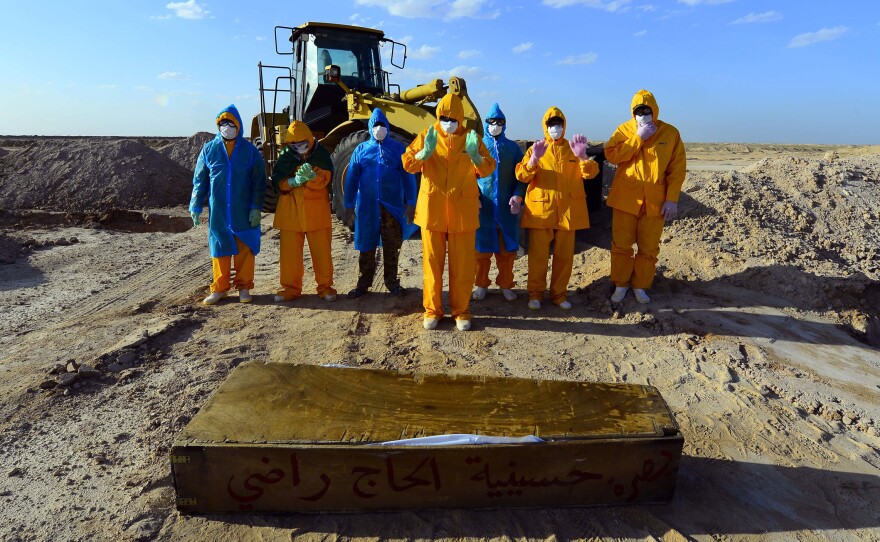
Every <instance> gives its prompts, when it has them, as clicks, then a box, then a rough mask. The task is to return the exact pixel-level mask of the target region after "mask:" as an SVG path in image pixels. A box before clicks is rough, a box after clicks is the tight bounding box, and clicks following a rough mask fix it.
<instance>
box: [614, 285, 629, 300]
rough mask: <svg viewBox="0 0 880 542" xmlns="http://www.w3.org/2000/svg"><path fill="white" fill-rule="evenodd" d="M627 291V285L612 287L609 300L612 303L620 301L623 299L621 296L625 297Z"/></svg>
mask: <svg viewBox="0 0 880 542" xmlns="http://www.w3.org/2000/svg"><path fill="white" fill-rule="evenodd" d="M628 291H629V286H618V287H617V288H615V289H614V293H613V294H611V302H612V303H620V302H621V301H623V298H624V297H626V293H627V292H628Z"/></svg>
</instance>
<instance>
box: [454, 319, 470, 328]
mask: <svg viewBox="0 0 880 542" xmlns="http://www.w3.org/2000/svg"><path fill="white" fill-rule="evenodd" d="M455 327H457V328H458V330H459V331H467V330H469V329H470V328H471V321H470V320H456V321H455Z"/></svg>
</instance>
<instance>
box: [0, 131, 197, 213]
mask: <svg viewBox="0 0 880 542" xmlns="http://www.w3.org/2000/svg"><path fill="white" fill-rule="evenodd" d="M191 191H192V172H191V169H190V170H187V169H186V168H184V167H182V166H181V165H179V164H178V163H176V162H174V161H173V160H171V159H170V158H167V157H165V156H163V155H162V154H160V153H158V152H156V151H154V150H153V149H151V148H149V147H148V146H146V145H144V144H143V143H141V142H138V141H133V140H130V139H120V140H114V141H109V142H106V141H94V140H89V139H73V140H63V139H54V140H53V139H46V140H36V141H34V142H33V143H32V144H30V145H29V146H27V147H26V148H23V149H22V150H21V151H19V152H17V153H13V154H9V155H7V156H4V157H2V158H0V206H2V207H4V208H6V209H44V210H55V211H102V210H110V209H149V208H158V207H172V206H178V205H185V204H186V203H187V202H188V200H189V196H190V193H191Z"/></svg>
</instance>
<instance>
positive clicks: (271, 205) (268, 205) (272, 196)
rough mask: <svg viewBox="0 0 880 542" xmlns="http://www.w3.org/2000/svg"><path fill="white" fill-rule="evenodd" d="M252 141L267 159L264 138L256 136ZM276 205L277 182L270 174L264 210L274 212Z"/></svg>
mask: <svg viewBox="0 0 880 542" xmlns="http://www.w3.org/2000/svg"><path fill="white" fill-rule="evenodd" d="M251 143H253V144H254V147H256V148H257V150H258V151H260V155H262V156H263V158H264V159H265V157H266V155H265V154H263V139H262V138H260V137H255V138H254V139H253V141H251ZM276 207H278V190H276V189H275V183H273V182H272V179H271V178H270V177H269V175H266V196H265V197H264V198H263V212H264V213H274V212H275V208H276Z"/></svg>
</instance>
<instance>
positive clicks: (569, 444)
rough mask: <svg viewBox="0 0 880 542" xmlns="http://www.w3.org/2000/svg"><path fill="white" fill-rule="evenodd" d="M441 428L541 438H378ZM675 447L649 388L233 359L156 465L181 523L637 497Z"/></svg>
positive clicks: (649, 489)
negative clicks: (426, 442)
mask: <svg viewBox="0 0 880 542" xmlns="http://www.w3.org/2000/svg"><path fill="white" fill-rule="evenodd" d="M446 434H477V435H486V436H496V437H523V436H529V435H534V436H537V437H540V438H541V439H543V440H544V442H538V443H522V442H517V443H504V444H473V445H435V446H409V445H383V444H381V443H384V442H389V441H395V440H400V439H411V438H416V437H426V436H434V435H446ZM682 445H683V439H682V436H681V433H680V432H679V430H678V426H677V425H676V423H675V420H674V419H673V418H672V415H671V413H670V412H669V409H668V407H667V406H666V403H665V402H664V401H663V398H662V397H661V396H660V393H659V392H658V391H657V389H656V388H654V387H651V386H640V385H634V384H603V383H594V382H569V381H549V380H548V381H545V380H529V379H521V378H502V377H474V376H463V375H446V374H410V373H397V372H393V371H382V370H371V369H351V368H337V367H321V366H313V365H292V364H266V363H258V362H248V363H244V364H242V365H240V366H238V367H237V368H236V369H235V370H234V371H233V372H232V373H231V374H230V375H229V378H228V379H227V380H226V381H225V382H224V383H223V384H222V385H221V386H220V387H219V388H218V389H217V391H216V392H215V393H214V395H213V396H212V397H211V398H210V399H209V400H208V402H207V404H206V405H205V406H204V408H202V410H201V411H200V412H199V413H198V414H197V415H196V416H195V417H194V418H193V419H192V420H191V421H190V422H189V424H188V425H187V426H186V428H184V430H183V431H182V432H181V433H180V435H178V437H177V438H176V439H175V441H174V445H173V448H172V451H171V468H172V473H173V478H174V486H175V488H176V491H177V507H178V509H179V510H180V511H182V512H185V513H218V512H223V513H225V512H293V511H308V510H337V511H343V510H365V509H385V510H388V509H400V508H446V507H461V508H494V507H557V506H585V505H598V504H623V503H636V502H638V503H653V502H665V501H669V500H670V499H671V498H672V494H673V491H674V489H675V480H676V475H677V472H678V464H679V459H680V457H681V450H682Z"/></svg>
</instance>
